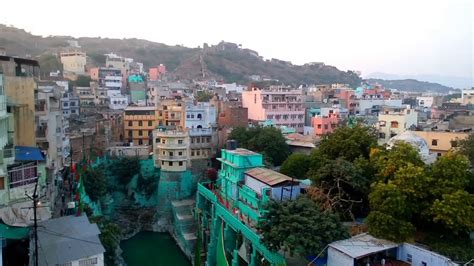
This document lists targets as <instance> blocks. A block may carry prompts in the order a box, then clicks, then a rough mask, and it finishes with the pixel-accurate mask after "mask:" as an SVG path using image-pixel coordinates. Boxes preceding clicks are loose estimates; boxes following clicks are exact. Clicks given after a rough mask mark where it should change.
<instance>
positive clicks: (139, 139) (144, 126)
mask: <svg viewBox="0 0 474 266" xmlns="http://www.w3.org/2000/svg"><path fill="white" fill-rule="evenodd" d="M160 118H161V116H160V115H159V111H158V110H157V109H156V107H154V106H128V107H127V108H125V110H124V120H123V121H124V133H125V136H124V138H125V139H126V140H127V141H128V142H129V143H133V145H152V143H153V130H154V129H155V128H156V127H157V126H158V125H159V124H160Z"/></svg>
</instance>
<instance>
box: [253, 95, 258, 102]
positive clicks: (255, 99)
mask: <svg viewBox="0 0 474 266" xmlns="http://www.w3.org/2000/svg"><path fill="white" fill-rule="evenodd" d="M253 103H257V94H254V95H253Z"/></svg>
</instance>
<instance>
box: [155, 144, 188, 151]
mask: <svg viewBox="0 0 474 266" xmlns="http://www.w3.org/2000/svg"><path fill="white" fill-rule="evenodd" d="M156 147H157V148H159V149H165V150H166V149H186V148H187V145H186V143H182V144H178V143H156Z"/></svg>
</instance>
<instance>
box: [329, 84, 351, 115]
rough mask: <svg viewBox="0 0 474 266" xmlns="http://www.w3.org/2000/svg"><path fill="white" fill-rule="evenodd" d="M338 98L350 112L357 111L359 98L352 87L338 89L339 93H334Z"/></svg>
mask: <svg viewBox="0 0 474 266" xmlns="http://www.w3.org/2000/svg"><path fill="white" fill-rule="evenodd" d="M334 96H335V97H336V98H338V99H339V100H340V103H341V102H342V103H343V104H341V106H342V107H344V108H346V109H347V110H348V111H349V113H351V114H352V113H355V107H356V106H357V100H356V96H355V92H354V90H352V89H349V88H347V89H338V90H337V93H336V94H335V95H334Z"/></svg>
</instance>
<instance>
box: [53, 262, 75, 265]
mask: <svg viewBox="0 0 474 266" xmlns="http://www.w3.org/2000/svg"><path fill="white" fill-rule="evenodd" d="M71 265H72V262H66V263H60V264H56V266H71Z"/></svg>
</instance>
